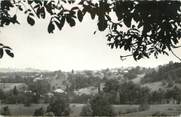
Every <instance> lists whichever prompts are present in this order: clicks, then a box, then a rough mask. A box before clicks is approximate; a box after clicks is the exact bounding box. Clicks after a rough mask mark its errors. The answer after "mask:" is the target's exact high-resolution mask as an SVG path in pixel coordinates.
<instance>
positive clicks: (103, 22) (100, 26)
mask: <svg viewBox="0 0 181 117" xmlns="http://www.w3.org/2000/svg"><path fill="white" fill-rule="evenodd" d="M97 26H98V29H99V31H104V30H105V29H106V28H107V21H106V20H105V19H104V17H99V22H98V23H97Z"/></svg>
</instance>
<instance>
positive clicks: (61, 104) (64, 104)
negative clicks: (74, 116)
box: [47, 95, 70, 116]
mask: <svg viewBox="0 0 181 117" xmlns="http://www.w3.org/2000/svg"><path fill="white" fill-rule="evenodd" d="M47 112H53V113H54V115H55V116H68V115H69V113H70V108H69V103H68V101H67V97H65V96H64V95H57V96H55V97H54V98H53V99H52V101H51V102H50V104H49V105H48V107H47Z"/></svg>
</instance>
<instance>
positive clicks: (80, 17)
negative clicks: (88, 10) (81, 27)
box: [77, 10, 83, 22]
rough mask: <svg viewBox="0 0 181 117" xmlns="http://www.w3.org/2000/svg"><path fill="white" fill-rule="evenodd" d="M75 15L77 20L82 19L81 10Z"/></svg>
mask: <svg viewBox="0 0 181 117" xmlns="http://www.w3.org/2000/svg"><path fill="white" fill-rule="evenodd" d="M77 17H78V20H79V21H80V22H82V20H83V13H82V11H81V10H78V13H77Z"/></svg>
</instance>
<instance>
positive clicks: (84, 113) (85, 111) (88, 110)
mask: <svg viewBox="0 0 181 117" xmlns="http://www.w3.org/2000/svg"><path fill="white" fill-rule="evenodd" d="M92 114H93V112H92V108H91V105H90V104H87V105H85V106H84V107H83V108H82V111H81V113H80V116H92Z"/></svg>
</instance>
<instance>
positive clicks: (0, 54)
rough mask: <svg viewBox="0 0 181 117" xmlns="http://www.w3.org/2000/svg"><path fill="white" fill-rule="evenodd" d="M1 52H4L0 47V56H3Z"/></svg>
mask: <svg viewBox="0 0 181 117" xmlns="http://www.w3.org/2000/svg"><path fill="white" fill-rule="evenodd" d="M3 54H4V51H3V48H0V58H2V57H3Z"/></svg>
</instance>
